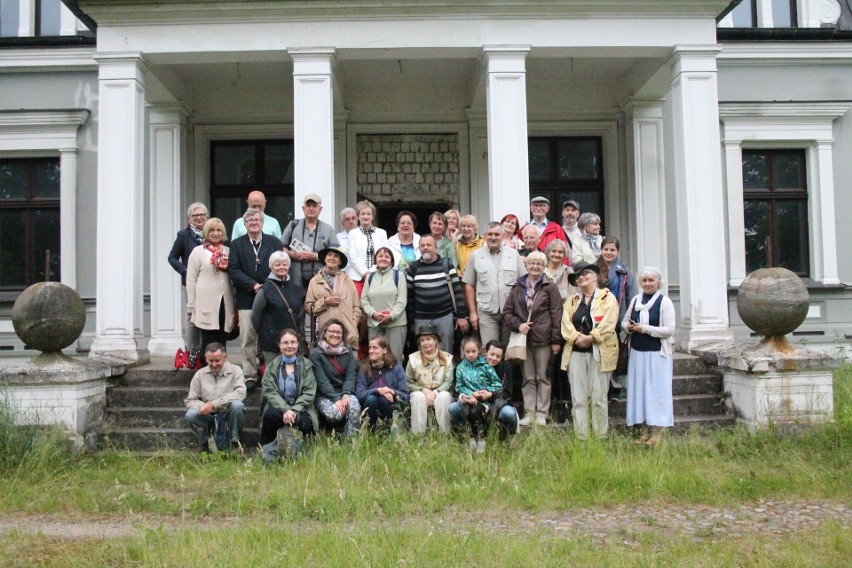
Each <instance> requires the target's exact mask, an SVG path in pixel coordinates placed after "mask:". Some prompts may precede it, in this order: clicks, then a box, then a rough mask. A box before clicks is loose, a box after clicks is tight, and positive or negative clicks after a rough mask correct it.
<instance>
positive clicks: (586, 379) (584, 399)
mask: <svg viewBox="0 0 852 568" xmlns="http://www.w3.org/2000/svg"><path fill="white" fill-rule="evenodd" d="M600 369H601V366H600V364H599V363H598V362H597V361H595V357H594V355H593V354H592V353H577V352H576V351H574V352H573V353H571V360H570V361H569V363H568V380H569V381H570V383H571V402H572V405H573V406H572V408H571V415H572V416H573V418H574V433H575V434H576V435H577V437H579V438H582V439H586V438H588V437H589V404H590V401H591V407H592V432H593V433H594V435H595V436H598V437H604V436H606V434H607V430H608V429H609V411H608V408H607V402H606V393H607V390H608V388H609V376H610V375H611V374H612V373H609V372H607V373H602V372H601V370H600Z"/></svg>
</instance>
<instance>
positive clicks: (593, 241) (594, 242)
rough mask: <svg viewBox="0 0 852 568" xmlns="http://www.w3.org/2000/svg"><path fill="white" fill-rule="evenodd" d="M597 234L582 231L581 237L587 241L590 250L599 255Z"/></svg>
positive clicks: (599, 248)
mask: <svg viewBox="0 0 852 568" xmlns="http://www.w3.org/2000/svg"><path fill="white" fill-rule="evenodd" d="M598 236H599V235H589V234H588V233H583V238H584V239H586V240H587V241H588V242H589V246H590V247H591V249H592V252H593V253H595V256H600V255H601V246H600V244H599V241H598Z"/></svg>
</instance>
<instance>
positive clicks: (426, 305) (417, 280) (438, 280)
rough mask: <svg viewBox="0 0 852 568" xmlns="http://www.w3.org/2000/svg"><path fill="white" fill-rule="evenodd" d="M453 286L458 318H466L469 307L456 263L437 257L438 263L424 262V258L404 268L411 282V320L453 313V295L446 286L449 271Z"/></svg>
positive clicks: (409, 285)
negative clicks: (465, 300) (451, 263)
mask: <svg viewBox="0 0 852 568" xmlns="http://www.w3.org/2000/svg"><path fill="white" fill-rule="evenodd" d="M448 273H449V277H450V282H452V285H453V294H454V295H455V304H456V307H457V308H456V310H455V316H456V318H466V317H467V306H465V303H464V296H463V295H462V287H461V282H459V277H458V274H456V269H455V267H454V266H450V264H449V263H448V262H447V261H445V260H443V259H442V258H441V257H440V256H437V259H436V260H435V262H433V263H431V264H425V263H424V262H423V261H422V260H416V261H414V262H413V263H411V264H410V265H409V266H408V268H407V269H406V271H405V280H406V282H407V284H408V305H407V306H406V315H407V316H408V321H413V320H414V319H437V318H440V317H443V316H445V315H447V314H449V313H452V312H453V297H452V296H451V295H450V288H449V286H448V285H447V274H448Z"/></svg>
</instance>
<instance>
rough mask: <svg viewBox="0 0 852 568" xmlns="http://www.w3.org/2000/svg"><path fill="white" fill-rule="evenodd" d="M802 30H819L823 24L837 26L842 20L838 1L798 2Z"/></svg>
mask: <svg viewBox="0 0 852 568" xmlns="http://www.w3.org/2000/svg"><path fill="white" fill-rule="evenodd" d="M796 4H797V5H798V14H797V15H798V19H799V27H800V28H819V27H822V25H823V24H836V23H837V20H839V19H840V14H841V11H840V3H839V2H838V1H837V0H798V2H796Z"/></svg>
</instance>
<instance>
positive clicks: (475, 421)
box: [448, 401, 490, 438]
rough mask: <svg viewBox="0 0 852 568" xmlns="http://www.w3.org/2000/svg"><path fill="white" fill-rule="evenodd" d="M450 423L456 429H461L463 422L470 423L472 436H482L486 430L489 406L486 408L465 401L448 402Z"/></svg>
mask: <svg viewBox="0 0 852 568" xmlns="http://www.w3.org/2000/svg"><path fill="white" fill-rule="evenodd" d="M448 411H449V413H450V423H451V424H452V426H453V429H454V430H456V431H459V430H461V428H462V427H463V426H464V423H465V422H467V423H468V424H469V425H470V432H471V435H472V436H473V437H474V438H484V437H485V433H486V431H487V430H488V418H489V417H490V408H486V407H485V405H483V404H468V403H466V402H459V401H455V402H453V403H450V408H449V410H448Z"/></svg>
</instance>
